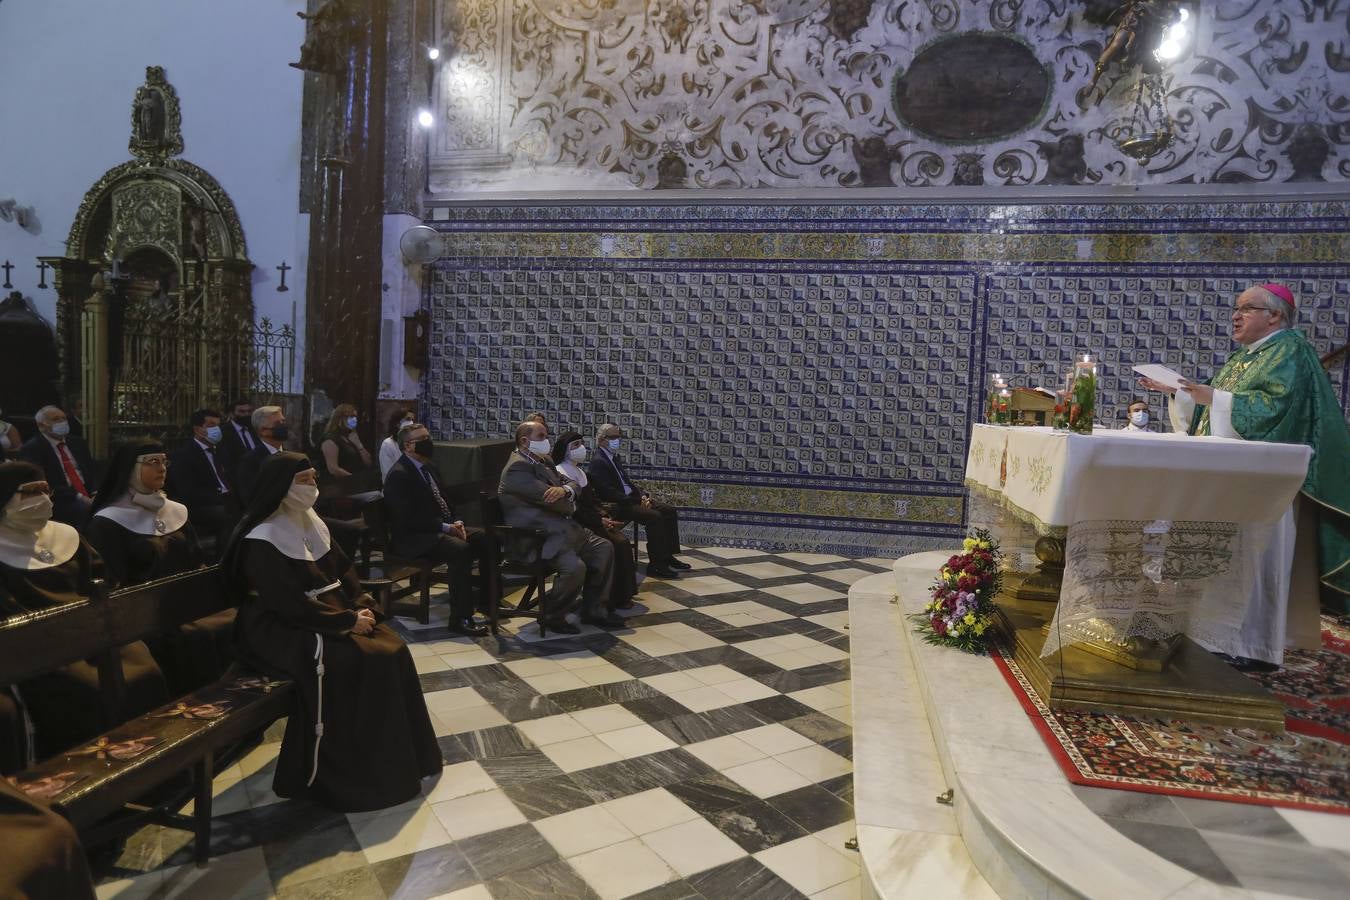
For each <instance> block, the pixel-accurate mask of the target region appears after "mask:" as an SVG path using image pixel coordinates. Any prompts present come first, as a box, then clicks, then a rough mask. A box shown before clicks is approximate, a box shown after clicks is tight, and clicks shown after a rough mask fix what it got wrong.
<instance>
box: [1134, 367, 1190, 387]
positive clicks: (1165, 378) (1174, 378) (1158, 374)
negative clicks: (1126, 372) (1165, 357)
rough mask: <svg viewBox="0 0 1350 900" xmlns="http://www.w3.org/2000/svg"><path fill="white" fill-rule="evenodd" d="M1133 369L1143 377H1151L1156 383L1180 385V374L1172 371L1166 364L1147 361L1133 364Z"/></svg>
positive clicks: (1168, 385)
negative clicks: (1137, 364) (1146, 362)
mask: <svg viewBox="0 0 1350 900" xmlns="http://www.w3.org/2000/svg"><path fill="white" fill-rule="evenodd" d="M1134 370H1135V371H1136V372H1138V373H1139V374H1140V375H1143V376H1144V377H1145V378H1152V379H1153V380H1154V381H1156V382H1158V384H1162V385H1166V386H1167V387H1170V388H1179V387H1181V379H1182V376H1181V375H1179V374H1177V373H1176V372H1173V371H1172V370H1171V369H1169V368H1167V366H1160V365H1157V364H1155V363H1148V364H1146V365H1142V366H1135V367H1134Z"/></svg>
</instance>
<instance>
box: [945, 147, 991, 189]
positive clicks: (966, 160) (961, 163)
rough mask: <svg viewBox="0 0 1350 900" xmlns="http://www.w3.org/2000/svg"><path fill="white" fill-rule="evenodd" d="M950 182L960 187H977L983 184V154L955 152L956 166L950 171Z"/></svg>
mask: <svg viewBox="0 0 1350 900" xmlns="http://www.w3.org/2000/svg"><path fill="white" fill-rule="evenodd" d="M952 184H954V185H958V186H960V187H979V186H980V185H982V184H984V154H983V153H958V154H956V166H955V168H954V171H953V172H952Z"/></svg>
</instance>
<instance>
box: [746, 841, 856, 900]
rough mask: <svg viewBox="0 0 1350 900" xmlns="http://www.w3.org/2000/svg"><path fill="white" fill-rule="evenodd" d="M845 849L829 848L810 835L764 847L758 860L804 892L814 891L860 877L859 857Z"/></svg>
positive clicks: (810, 892)
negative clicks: (857, 859) (856, 857)
mask: <svg viewBox="0 0 1350 900" xmlns="http://www.w3.org/2000/svg"><path fill="white" fill-rule="evenodd" d="M844 852H845V851H839V850H835V849H834V848H832V847H827V846H825V843H824V842H823V841H820V840H818V839H817V838H815V837H814V836H813V835H809V834H808V835H807V836H806V837H801V838H797V839H796V840H795V841H788V842H787V843H785V844H779V845H778V846H777V847H771V848H770V849H768V850H761V851H760V852H759V853H756V854H755V859H757V860H759V861H760V862H761V863H763V864H764V866H765V868H767V869H769V870H770V871H772V872H773V873H774V874H775V875H777V876H778V877H779V878H781V879H783V880H784V881H786V882H787V883H788V884H790V885H792V886H793V887H795V888H796V889H797V890H799V891H801V892H802V893H803V894H814V893H818V892H820V891H823V890H825V889H826V888H830V887H834V886H835V885H837V884H842V883H843V882H846V881H848V880H850V879H852V878H855V877H857V875H858V863H857V861H856V859H850V858H849V857H847V856H845V855H844ZM855 856H856V854H855Z"/></svg>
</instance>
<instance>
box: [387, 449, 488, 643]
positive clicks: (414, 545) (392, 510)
mask: <svg viewBox="0 0 1350 900" xmlns="http://www.w3.org/2000/svg"><path fill="white" fill-rule="evenodd" d="M395 440H396V441H398V445H399V446H400V447H401V448H402V449H403V455H402V456H400V457H399V459H398V462H396V463H394V466H393V468H391V469H390V470H389V477H388V478H386V479H385V481H384V506H385V510H386V511H387V513H388V516H389V544H390V547H389V549H390V552H392V553H393V554H394V555H396V556H403V557H412V558H416V559H433V560H436V561H437V562H443V563H445V564H446V567H447V568H448V569H449V570H450V630H451V631H453V632H455V633H457V634H466V635H470V636H472V637H478V636H480V635H484V634H487V629H486V628H484V627H483V626H482V625H481V624H479V623H478V622H475V621H474V618H473V609H474V602H473V588H474V579H473V564H474V561H475V560H477V561H478V604H477V605H478V608H479V609H484V610H486V609H489V608H490V607H489V604H492V603H498V602H500V600H501V587H500V585H499V584H498V578H499V575H500V565H501V564H500V554H499V551H498V548H497V542H496V541H495V540H494V539H493V538H492V537H491V536H490V535H489V534H488V533H487V532H485V531H483V530H482V529H479V528H468V527H466V526H465V525H464V523H463V522H462V521H460V520H459V519H456V518H455V511H454V510H453V509H452V508H451V507H450V503H449V502H448V501H447V500H446V499H445V493H444V491H443V490H442V488H441V476H440V472H438V471H437V469H436V466H435V465H434V464H433V462H432V454H433V450H432V443H431V433H430V432H428V431H427V428H426V426H425V425H418V424H417V423H413V424H411V425H404V426H403V427H402V428H400V429H399V430H398V436H397V437H396V438H395Z"/></svg>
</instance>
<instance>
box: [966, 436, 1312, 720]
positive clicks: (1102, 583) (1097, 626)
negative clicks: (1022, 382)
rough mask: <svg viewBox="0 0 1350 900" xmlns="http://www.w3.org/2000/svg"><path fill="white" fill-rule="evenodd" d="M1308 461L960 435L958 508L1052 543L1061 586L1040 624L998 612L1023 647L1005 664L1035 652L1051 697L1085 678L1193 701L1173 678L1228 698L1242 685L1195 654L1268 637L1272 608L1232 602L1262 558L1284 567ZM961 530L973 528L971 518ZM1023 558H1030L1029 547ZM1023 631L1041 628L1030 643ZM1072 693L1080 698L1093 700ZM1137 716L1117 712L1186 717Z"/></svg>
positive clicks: (1144, 440)
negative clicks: (962, 496) (962, 498)
mask: <svg viewBox="0 0 1350 900" xmlns="http://www.w3.org/2000/svg"><path fill="white" fill-rule="evenodd" d="M1311 454H1312V451H1311V449H1310V448H1308V447H1306V446H1302V445H1292V444H1274V443H1266V442H1259V443H1258V442H1246V441H1242V440H1235V439H1228V438H1214V437H1205V438H1195V437H1188V436H1186V435H1178V434H1154V433H1149V432H1125V431H1106V432H1100V431H1099V432H1096V433H1094V434H1091V435H1080V434H1074V433H1070V432H1064V431H1054V430H1052V429H1049V428H1037V427H1009V426H998V425H976V426H975V427H974V429H973V430H972V434H971V440H970V448H969V453H968V456H967V460H966V483H967V485H968V486H969V487H970V489H971V493H972V506H973V508H976V509H978V503H977V500H981V499H982V500H984V501H987V502H989V503H992V504H996V505H997V507H998V508H1000V509H1001V510H1003V511H1005V512H1006V513H1007V515H1008V517H1010V518H1014V519H1016V520H1018V521H1019V522H1021V523H1025V524H1026V525H1027V526H1029V527H1031V528H1034V529H1035V532H1036V534H1037V535H1041V536H1043V538H1045V539H1049V540H1051V541H1063V544H1062V561H1063V585H1062V587H1061V588H1060V589H1059V596H1058V598H1055V597H1054V596H1053V594H1050V595H1049V596H1046V597H1045V599H1049V600H1055V599H1057V600H1058V602H1057V603H1056V604H1055V606H1054V607H1053V612H1051V609H1050V607H1049V604H1046V603H1039V604H1038V603H1035V602H1032V601H1027V600H1025V599H1023V600H1021V601H1013V602H1011V603H1009V604H1002V606H1003V607H1004V608H1005V612H1007V613H1008V614H1009V617H1010V619H1012V620H1018V619H1019V616H1020V617H1021V618H1020V620H1019V624H1018V625H1017V626H1015V627H1013V626H1010V630H1013V631H1015V632H1016V633H1017V635H1016V636H1017V639H1018V641H1019V642H1021V643H1026V644H1028V646H1019V648H1018V649H1019V653H1018V660H1019V662H1023V656H1024V655H1026V654H1028V653H1030V652H1031V651H1032V649H1033V648H1032V647H1031V646H1029V644H1030V643H1035V645H1036V646H1035V647H1034V653H1035V656H1036V657H1037V658H1040V659H1042V662H1041V663H1040V669H1041V671H1042V672H1043V674H1044V677H1045V678H1046V687H1047V690H1048V691H1050V692H1051V693H1054V692H1055V687H1054V685H1055V684H1057V685H1058V690H1060V692H1061V699H1063V697H1065V696H1070V695H1072V694H1074V690H1073V689H1072V687H1073V683H1074V680H1075V678H1076V677H1077V676H1079V675H1082V676H1084V677H1087V676H1088V675H1089V674H1090V675H1091V678H1089V679H1088V680H1094V679H1097V680H1100V679H1103V678H1104V679H1108V680H1111V679H1114V680H1115V681H1116V682H1119V684H1117V685H1116V687H1118V688H1119V687H1121V686H1122V685H1123V686H1125V687H1126V689H1127V690H1129V689H1131V687H1132V686H1136V685H1142V686H1144V687H1145V688H1147V689H1148V690H1156V691H1159V692H1162V693H1167V692H1168V691H1177V690H1182V691H1187V690H1192V691H1193V690H1195V689H1197V687H1198V686H1196V685H1192V684H1187V683H1185V682H1186V680H1187V679H1190V680H1192V681H1193V680H1194V679H1195V678H1197V677H1199V678H1201V679H1202V680H1204V681H1207V682H1210V684H1211V687H1214V688H1215V689H1216V690H1217V689H1219V688H1221V687H1222V684H1221V683H1230V682H1231V684H1230V686H1231V688H1232V689H1233V690H1237V691H1238V692H1239V693H1244V692H1245V691H1244V688H1245V686H1246V685H1245V681H1246V680H1245V679H1241V676H1237V677H1238V678H1239V679H1241V681H1231V679H1228V678H1227V676H1226V675H1225V674H1224V673H1222V672H1219V671H1218V670H1212V671H1211V669H1212V667H1211V665H1210V663H1211V662H1212V663H1213V665H1217V666H1219V667H1220V668H1223V669H1227V667H1226V666H1223V665H1222V664H1221V663H1219V662H1218V661H1217V660H1213V659H1212V658H1211V659H1210V660H1209V661H1207V660H1205V659H1204V658H1203V657H1207V656H1209V654H1207V653H1205V652H1204V651H1202V650H1200V647H1204V648H1206V649H1208V650H1217V651H1222V652H1234V651H1235V650H1238V649H1239V648H1241V647H1242V646H1244V641H1245V640H1247V639H1248V633H1249V632H1250V631H1251V630H1252V629H1253V628H1255V629H1256V630H1258V631H1261V630H1266V629H1277V630H1278V631H1279V634H1280V636H1281V637H1280V639H1281V640H1282V636H1283V633H1284V631H1283V629H1284V622H1283V618H1282V617H1283V616H1284V615H1285V612H1286V611H1285V608H1284V605H1283V603H1279V604H1274V606H1277V607H1278V608H1277V609H1264V608H1262V609H1252V608H1249V602H1248V601H1249V597H1251V596H1252V595H1253V593H1255V594H1256V595H1258V596H1259V595H1260V593H1261V592H1260V591H1259V590H1256V591H1254V590H1253V587H1254V585H1255V584H1256V583H1257V579H1258V578H1259V576H1260V572H1259V569H1260V568H1261V561H1262V557H1263V554H1267V553H1276V554H1280V556H1281V560H1282V564H1283V566H1284V569H1283V571H1284V572H1286V573H1287V572H1288V570H1289V569H1288V565H1289V563H1290V562H1292V542H1290V541H1284V540H1282V539H1279V538H1280V535H1279V534H1278V533H1277V532H1278V529H1279V527H1280V523H1281V521H1282V519H1284V518H1286V517H1287V514H1288V513H1289V510H1290V508H1291V504H1292V503H1293V501H1294V499H1295V498H1296V497H1297V496H1298V492H1299V488H1300V486H1301V485H1302V483H1303V480H1304V477H1305V474H1306V472H1307V467H1308V461H1309V459H1310V458H1311ZM971 518H972V523H973V524H978V521H977V520H978V514H977V513H974V512H973V513H972V516H971ZM1272 538H1275V539H1276V540H1272ZM1038 555H1041V556H1042V558H1043V559H1044V558H1045V557H1044V555H1043V554H1042V553H1041V547H1040V546H1039V545H1038ZM1280 564H1281V561H1280V560H1277V561H1276V567H1278V565H1280ZM1042 569H1043V570H1044V569H1045V567H1044V566H1043V567H1042ZM1286 595H1287V585H1286ZM1025 596H1031V595H1024V597H1025ZM1253 613H1254V614H1256V619H1257V621H1251V620H1250V618H1251V616H1249V614H1253ZM1033 619H1035V620H1037V621H1039V622H1040V623H1041V624H1039V625H1038V626H1037V629H1036V630H1038V631H1039V632H1040V638H1039V639H1037V640H1035V641H1031V635H1030V631H1029V629H1031V627H1032V625H1033V624H1034V623H1033V621H1032V620H1033ZM1276 619H1279V620H1280V621H1278V622H1276V621H1275V620H1276ZM1267 620H1268V621H1267ZM1024 631H1026V632H1027V633H1026V634H1024V633H1023V632H1024ZM1180 636H1185V637H1186V638H1189V639H1190V640H1185V639H1184V638H1181V637H1180ZM1183 641H1184V644H1185V645H1186V646H1183ZM1191 641H1194V642H1195V643H1194V644H1192V643H1191ZM1197 644H1198V645H1199V646H1196V645H1197ZM1188 647H1189V649H1188ZM1060 651H1063V652H1062V653H1061V652H1060ZM1083 651H1090V653H1091V654H1095V655H1096V657H1097V659H1096V661H1095V662H1094V661H1091V660H1088V659H1086V658H1085V657H1087V656H1088V655H1089V653H1084V652H1083ZM1056 654H1060V655H1058V656H1056ZM1103 666H1106V667H1107V668H1103ZM1127 667H1128V668H1127ZM1196 667H1200V669H1203V670H1204V672H1205V673H1206V674H1203V675H1201V674H1199V669H1197V668H1196ZM1179 669H1186V670H1188V671H1189V674H1185V675H1184V677H1182V676H1183V674H1184V673H1180V672H1179V671H1178V670H1179ZM1087 670H1091V672H1090V673H1089V672H1088V671H1087ZM1117 670H1119V671H1117ZM1228 671H1229V672H1231V670H1228ZM1231 674H1233V675H1234V676H1236V675H1237V673H1235V672H1232V673H1231ZM1211 676H1212V677H1211ZM1178 678H1181V682H1178V681H1177V679H1178ZM1149 685H1151V686H1152V687H1151V688H1149V687H1148V686H1149ZM1079 687H1080V688H1082V689H1083V691H1086V692H1087V693H1091V694H1094V696H1100V695H1101V694H1102V691H1103V690H1104V688H1103V685H1101V684H1098V685H1096V687H1095V688H1093V689H1092V690H1088V689H1087V688H1086V687H1084V686H1083V685H1081V684H1080V685H1079ZM1081 692H1082V691H1080V693H1081ZM1146 693H1147V690H1146ZM1199 693H1200V694H1204V693H1205V691H1204V690H1199ZM1220 693H1223V691H1222V690H1220ZM1047 699H1049V698H1047ZM1136 699H1137V698H1136ZM1169 702H1170V701H1169ZM1151 704H1152V701H1148V702H1147V703H1144V704H1143V706H1144V709H1142V710H1140V709H1138V708H1137V704H1134V705H1131V704H1130V703H1127V704H1125V707H1130V708H1131V709H1133V710H1134V711H1143V712H1149V713H1154V714H1158V713H1171V714H1179V713H1181V712H1183V711H1184V709H1183V708H1184V707H1186V705H1185V704H1182V707H1169V706H1167V705H1166V703H1164V705H1162V706H1157V707H1155V706H1153V705H1151ZM1065 705H1074V704H1072V703H1070V704H1065ZM1087 705H1088V706H1090V707H1091V708H1098V709H1111V708H1114V709H1123V708H1125V707H1122V706H1119V705H1117V706H1111V705H1110V704H1107V703H1098V704H1097V705H1096V706H1092V705H1091V704H1087ZM1269 715H1271V711H1270V710H1267V711H1266V712H1265V713H1262V714H1261V716H1258V718H1263V717H1265V718H1269ZM1267 724H1270V723H1267Z"/></svg>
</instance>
